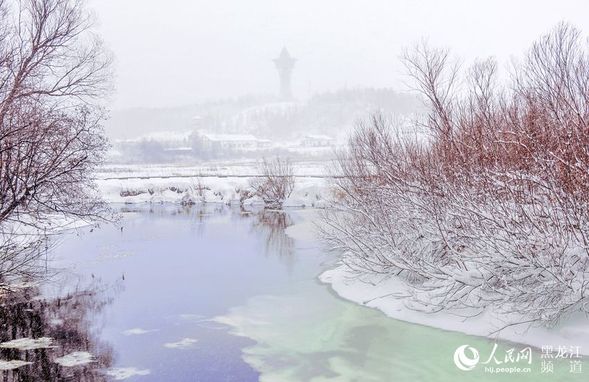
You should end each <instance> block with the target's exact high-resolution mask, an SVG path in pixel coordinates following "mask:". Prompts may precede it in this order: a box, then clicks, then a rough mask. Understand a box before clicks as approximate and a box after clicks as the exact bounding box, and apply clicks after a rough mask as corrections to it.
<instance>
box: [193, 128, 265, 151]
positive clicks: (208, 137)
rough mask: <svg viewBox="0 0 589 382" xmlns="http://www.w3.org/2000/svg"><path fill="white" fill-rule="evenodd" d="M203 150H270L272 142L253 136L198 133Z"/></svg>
mask: <svg viewBox="0 0 589 382" xmlns="http://www.w3.org/2000/svg"><path fill="white" fill-rule="evenodd" d="M197 134H198V137H199V138H200V141H201V144H202V146H203V148H205V149H207V150H211V151H213V152H215V151H228V150H230V151H250V150H260V149H267V148H270V147H271V145H272V142H271V141H270V140H268V139H261V138H257V137H255V136H253V135H251V134H213V133H207V132H202V131H200V132H198V133H197Z"/></svg>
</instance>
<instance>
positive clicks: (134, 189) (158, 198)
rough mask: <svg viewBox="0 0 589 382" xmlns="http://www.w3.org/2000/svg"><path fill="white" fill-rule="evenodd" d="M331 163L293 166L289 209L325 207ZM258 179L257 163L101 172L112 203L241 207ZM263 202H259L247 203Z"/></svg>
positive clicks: (101, 181) (131, 167)
mask: <svg viewBox="0 0 589 382" xmlns="http://www.w3.org/2000/svg"><path fill="white" fill-rule="evenodd" d="M330 165H331V164H330V162H296V163H294V164H293V167H294V173H295V177H296V179H295V187H294V191H293V192H292V194H291V196H290V197H289V198H288V199H287V200H286V202H285V203H284V205H285V206H287V207H318V208H323V207H325V206H326V201H327V199H328V198H329V196H330V191H329V177H328V174H329V167H330ZM256 176H259V171H258V168H257V162H256V161H250V162H245V163H244V162H239V163H237V162H218V161H216V162H205V163H203V164H202V165H199V166H171V165H161V166H157V165H151V166H147V165H145V166H141V165H116V166H106V167H104V168H102V169H100V170H99V171H98V173H97V174H96V180H97V184H98V187H99V190H100V192H101V194H102V195H103V197H104V198H105V199H106V201H107V202H109V203H183V204H195V203H225V204H239V203H240V198H241V196H242V195H243V191H245V190H247V189H248V188H249V181H250V179H251V178H252V177H256ZM256 203H261V201H260V200H257V199H255V198H252V199H248V200H247V201H245V202H244V204H256Z"/></svg>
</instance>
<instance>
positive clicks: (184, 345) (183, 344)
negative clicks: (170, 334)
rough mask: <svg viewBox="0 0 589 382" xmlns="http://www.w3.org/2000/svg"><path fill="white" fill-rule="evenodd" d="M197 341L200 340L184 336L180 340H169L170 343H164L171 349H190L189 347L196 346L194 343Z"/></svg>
mask: <svg viewBox="0 0 589 382" xmlns="http://www.w3.org/2000/svg"><path fill="white" fill-rule="evenodd" d="M196 342H198V340H195V339H194V338H188V337H186V338H182V339H181V340H180V341H178V342H168V343H166V344H164V346H165V347H167V348H169V349H188V348H191V347H192V346H194V344H195V343H196Z"/></svg>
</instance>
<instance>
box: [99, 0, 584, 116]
mask: <svg viewBox="0 0 589 382" xmlns="http://www.w3.org/2000/svg"><path fill="white" fill-rule="evenodd" d="M88 4H89V7H90V9H91V10H92V11H93V12H94V13H95V14H96V16H97V19H98V24H97V30H98V32H99V33H100V34H101V35H102V37H103V38H104V40H105V42H106V43H107V46H108V47H109V49H110V50H111V51H112V52H113V53H114V56H115V70H116V73H117V77H116V79H115V86H116V89H117V90H116V93H115V96H114V99H113V107H114V108H115V109H120V108H127V107H137V106H145V107H168V106H176V105H185V104H191V103H195V102H198V101H202V100H206V99H218V98H226V97H231V96H239V95H245V94H260V93H262V94H264V93H266V94H267V93H276V92H277V89H278V80H277V74H276V72H275V69H274V67H273V63H272V58H274V57H275V56H277V55H278V53H279V52H280V50H281V48H282V46H283V45H285V46H286V47H287V48H288V49H289V51H290V52H291V54H292V55H293V56H295V57H296V58H297V59H298V62H297V65H296V67H295V71H294V76H293V90H294V93H295V96H296V97H298V98H300V99H303V98H305V97H307V96H309V95H310V94H312V93H314V92H318V91H325V90H334V89H338V88H342V87H359V86H376V87H384V86H393V87H397V88H399V89H404V85H403V83H404V81H405V80H406V77H404V72H403V69H402V66H401V65H400V63H399V60H398V57H399V55H400V53H401V51H402V48H403V47H406V46H408V45H410V44H411V43H413V42H415V41H417V40H419V39H420V38H422V37H427V38H428V39H429V40H430V42H431V43H432V44H434V45H439V46H444V47H450V48H452V50H453V52H455V53H456V54H457V55H460V56H461V57H463V58H464V59H465V60H466V61H467V62H468V61H469V60H471V59H473V58H475V57H486V56H489V55H493V56H495V57H497V58H498V59H499V60H500V62H502V63H506V62H507V61H508V60H509V59H510V57H512V56H518V55H520V54H521V52H523V51H524V50H525V49H527V47H528V46H529V45H530V43H531V42H532V41H533V40H534V39H536V38H537V37H538V36H539V35H541V34H542V33H544V32H546V31H548V30H549V29H550V28H552V27H553V26H554V25H555V24H556V23H557V22H559V21H563V20H564V21H568V22H571V23H572V24H574V25H576V26H577V27H578V28H580V29H581V30H582V31H583V32H584V34H585V35H588V34H589V16H588V15H589V1H587V0H558V1H553V0H552V1H548V0H540V1H538V0H536V1H533V0H525V1H518V0H511V1H507V0H494V1H474V0H470V1H467V0H452V1H439V0H364V1H356V0H354V1H352V0H290V1H282V0H165V1H164V0H89V2H88Z"/></svg>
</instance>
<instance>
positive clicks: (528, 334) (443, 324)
mask: <svg viewBox="0 0 589 382" xmlns="http://www.w3.org/2000/svg"><path fill="white" fill-rule="evenodd" d="M319 279H320V280H321V281H322V282H324V283H326V284H331V287H332V289H333V290H334V291H335V292H336V293H337V294H338V295H340V296H341V297H342V298H345V299H347V300H350V301H353V302H356V303H358V304H360V305H364V306H368V307H371V308H376V309H378V310H380V311H382V312H383V313H384V314H386V315H387V316H389V317H392V318H394V319H397V320H401V321H406V322H411V323H415V324H420V325H425V326H430V327H433V328H438V329H444V330H450V331H455V332H460V333H464V334H469V335H474V336H482V337H487V338H491V339H496V340H506V341H511V342H516V343H520V344H526V345H531V346H535V347H538V348H541V347H542V346H561V345H562V346H575V347H576V346H579V347H580V348H579V350H580V353H582V354H585V355H589V330H587V327H588V325H589V320H588V319H587V317H575V316H571V317H569V319H567V320H565V321H564V322H562V323H561V324H560V325H558V326H557V327H555V328H551V329H549V328H545V327H537V326H529V325H524V324H522V325H515V326H510V327H506V328H504V329H503V330H500V331H499V332H497V333H496V334H491V333H494V332H496V331H497V330H498V329H500V328H503V327H504V326H505V322H504V320H502V316H501V315H500V314H498V313H497V312H492V311H486V312H484V313H482V314H480V315H478V316H477V317H470V318H464V317H461V316H459V315H457V314H453V312H445V311H443V312H437V313H424V312H419V311H416V310H412V309H410V308H408V307H407V305H406V302H407V301H406V299H405V298H403V297H399V296H403V295H408V294H409V293H408V290H407V288H408V287H407V286H406V285H405V284H404V283H403V282H402V281H401V280H399V279H398V278H395V277H391V278H388V279H384V280H383V279H382V276H378V275H369V274H367V275H361V277H358V274H356V273H354V272H353V271H352V270H350V268H349V267H347V266H345V265H343V264H340V265H339V266H337V267H336V268H334V269H331V270H328V271H325V272H323V273H322V274H321V275H320V276H319ZM391 292H394V293H391ZM393 294H394V295H393Z"/></svg>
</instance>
